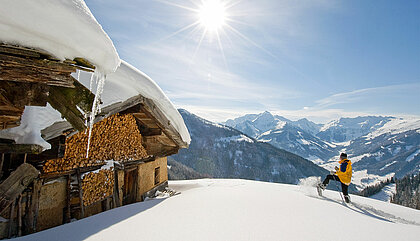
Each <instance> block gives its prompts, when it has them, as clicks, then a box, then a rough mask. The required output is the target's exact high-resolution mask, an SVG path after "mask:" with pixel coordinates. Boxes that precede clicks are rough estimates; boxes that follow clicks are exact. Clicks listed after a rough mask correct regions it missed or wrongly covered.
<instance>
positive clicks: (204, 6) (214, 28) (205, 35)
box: [158, 0, 274, 66]
mask: <svg viewBox="0 0 420 241" xmlns="http://www.w3.org/2000/svg"><path fill="white" fill-rule="evenodd" d="M158 1H159V2H161V3H164V4H167V5H170V6H174V7H177V8H180V9H182V10H187V11H189V12H190V13H191V14H192V16H193V17H194V19H195V21H193V22H192V23H191V24H188V25H186V26H184V27H182V28H180V29H179V30H177V31H175V32H173V33H171V34H169V35H168V36H166V37H164V38H163V39H168V38H171V37H174V36H175V35H178V34H180V33H186V34H188V35H191V36H195V37H193V38H195V39H198V42H197V46H196V47H195V49H194V52H193V55H192V59H191V61H193V60H194V59H195V57H196V55H197V53H198V52H199V51H200V47H201V46H202V43H203V41H204V40H205V39H209V41H210V42H212V40H215V41H216V45H217V48H218V49H219V50H220V53H221V56H222V58H223V61H224V63H225V65H226V66H227V60H226V54H225V50H224V49H225V48H224V45H223V42H224V40H228V41H230V42H231V43H232V40H231V38H230V36H229V34H230V35H234V36H236V37H239V38H241V39H242V40H244V41H245V42H247V43H249V44H251V45H253V46H254V47H256V48H258V49H260V50H263V51H264V52H265V53H267V54H269V55H270V56H274V55H273V54H271V53H270V52H269V51H267V50H266V49H264V48H262V47H261V46H260V45H258V44H257V43H255V42H254V41H252V40H251V39H250V38H249V37H247V36H246V35H245V34H244V33H241V32H240V31H239V30H238V29H236V28H235V27H234V26H233V23H242V22H241V20H240V19H236V18H237V16H236V15H235V14H234V12H233V7H235V6H237V5H238V4H240V2H241V1H242V0H236V1H233V0H190V1H189V2H190V4H189V5H190V6H185V5H181V4H178V3H174V2H169V1H167V0H158ZM163 39H162V40H163Z"/></svg>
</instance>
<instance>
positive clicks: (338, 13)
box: [86, 0, 420, 122]
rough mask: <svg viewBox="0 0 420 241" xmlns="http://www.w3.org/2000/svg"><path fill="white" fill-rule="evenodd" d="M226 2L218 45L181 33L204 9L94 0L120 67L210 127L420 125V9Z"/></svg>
mask: <svg viewBox="0 0 420 241" xmlns="http://www.w3.org/2000/svg"><path fill="white" fill-rule="evenodd" d="M221 1H223V0H221ZM224 2H225V3H226V4H227V5H233V6H232V7H230V8H228V9H227V10H226V15H228V18H229V19H230V20H229V21H227V25H225V26H223V27H222V28H221V29H219V39H220V41H219V40H218V38H217V35H216V34H214V33H213V34H209V33H207V34H206V35H205V36H204V38H202V36H203V35H202V34H203V31H204V27H203V26H201V25H200V24H198V25H196V26H195V28H194V27H191V28H188V29H186V30H185V31H180V32H178V31H179V30H182V29H183V28H184V27H186V26H188V25H191V24H193V23H194V22H196V21H197V20H198V18H199V17H198V15H197V13H195V12H193V11H191V10H189V9H191V8H192V9H198V8H199V6H200V4H201V1H200V0H159V1H158V0H125V1H113V0H86V3H87V5H88V6H89V8H90V9H91V11H92V13H93V14H94V16H95V17H96V18H97V20H98V22H99V23H100V24H101V25H102V27H103V28H104V30H105V31H106V32H107V33H108V35H109V36H110V37H111V39H112V40H113V42H114V44H115V46H116V48H117V50H118V52H119V54H120V57H121V58H122V59H124V60H126V61H128V62H129V63H131V64H132V65H134V66H135V67H137V68H139V69H140V70H142V71H143V72H145V73H146V74H147V75H149V76H150V77H151V78H152V79H154V80H155V81H156V82H157V83H158V84H159V86H160V87H161V88H162V89H163V90H164V91H165V93H166V94H167V95H168V97H169V98H170V99H171V100H172V102H173V103H174V104H175V106H176V107H180V108H185V109H187V110H189V111H191V112H193V113H195V114H198V115H199V116H202V117H204V118H207V119H209V120H212V121H225V120H226V119H227V118H233V117H237V116H240V115H243V114H245V113H258V112H262V111H265V110H269V111H271V112H273V113H276V114H279V115H282V116H285V117H287V118H290V119H298V118H302V117H306V118H308V119H310V120H313V121H316V122H326V121H328V120H331V119H334V118H338V117H341V116H346V117H347V116H358V115H395V116H405V115H410V116H411V115H414V116H420V104H419V103H420V16H419V13H420V1H403V2H402V1H362V0H361V1H335V0H334V1H330V0H311V1H305V0H301V1H296V0H290V1H281V0H259V1H254V0H239V1H238V0H228V1H224ZM201 38H202V41H201V44H199V43H200V39H201Z"/></svg>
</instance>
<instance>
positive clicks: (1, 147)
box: [0, 143, 43, 154]
mask: <svg viewBox="0 0 420 241" xmlns="http://www.w3.org/2000/svg"><path fill="white" fill-rule="evenodd" d="M42 150H43V147H42V146H40V145H36V144H5V143H0V153H16V154H24V153H30V154H39V153H41V152H42Z"/></svg>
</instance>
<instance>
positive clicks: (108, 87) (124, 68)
mask: <svg viewBox="0 0 420 241" xmlns="http://www.w3.org/2000/svg"><path fill="white" fill-rule="evenodd" d="M79 81H80V82H81V83H82V84H83V85H85V86H86V87H87V88H89V87H90V76H87V75H81V77H80V80H79ZM138 95H141V96H143V97H145V98H148V99H150V100H152V101H153V103H154V104H155V105H156V106H157V107H158V108H159V110H160V111H161V112H162V113H163V114H164V115H165V117H166V118H167V119H168V120H169V121H170V124H171V125H172V126H173V127H174V128H175V130H176V131H177V132H178V133H179V134H180V136H181V138H182V140H183V141H184V142H186V143H188V144H189V143H190V142H191V137H190V135H189V132H188V129H187V127H186V126H185V123H184V120H183V119H182V116H181V114H179V112H178V110H177V109H176V108H175V107H174V105H173V104H172V102H171V101H170V100H169V99H168V97H167V96H166V95H165V93H164V92H163V91H162V89H161V88H160V87H159V86H158V85H157V84H156V82H155V81H153V80H152V79H151V78H150V77H149V76H147V75H146V74H145V73H143V72H141V71H140V70H138V69H136V68H135V67H133V66H132V65H130V64H129V63H127V62H125V61H123V60H122V61H121V65H120V66H119V67H118V69H117V71H115V72H114V73H112V74H109V75H108V76H107V79H106V83H105V86H104V90H103V92H102V97H101V100H102V103H103V104H102V106H109V105H111V104H115V103H118V102H123V101H125V100H127V99H129V98H131V97H134V96H138Z"/></svg>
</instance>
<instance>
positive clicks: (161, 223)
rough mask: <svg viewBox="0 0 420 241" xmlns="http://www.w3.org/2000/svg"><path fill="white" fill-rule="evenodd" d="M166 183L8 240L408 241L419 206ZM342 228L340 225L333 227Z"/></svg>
mask: <svg viewBox="0 0 420 241" xmlns="http://www.w3.org/2000/svg"><path fill="white" fill-rule="evenodd" d="M169 188H171V189H172V190H174V191H175V192H177V193H179V194H178V195H175V196H172V197H168V196H169V195H164V193H162V194H161V195H159V196H158V197H156V198H154V199H151V200H147V201H145V202H140V203H133V204H130V205H126V206H122V207H119V208H115V209H111V210H109V211H106V212H102V213H99V214H97V215H93V216H90V217H87V218H84V219H81V220H78V221H74V222H71V223H68V224H65V225H61V226H58V227H55V228H51V229H48V230H45V231H42V232H38V233H35V234H31V235H28V236H24V237H18V238H16V239H14V240H16V241H33V240H42V241H55V240H61V241H70V240H71V241H81V240H85V241H97V240H101V241H110V240H127V241H131V240H139V239H141V240H156V241H159V240H165V241H172V240H177V241H178V240H185V241H189V240H203V241H206V240H235V241H242V240H266V241H271V240H288V241H295V240H342V241H354V240H357V241H373V240H381V241H386V240H404V241H411V240H413V241H414V240H418V239H419V237H420V228H419V225H420V210H415V209H411V208H407V207H403V206H399V205H396V204H391V203H386V202H382V201H378V200H374V199H370V198H364V197H360V196H355V195H351V196H352V203H351V204H343V203H342V201H341V199H340V196H339V195H338V193H337V192H336V191H326V192H324V196H325V197H323V198H320V197H318V196H316V194H315V190H314V189H315V188H314V187H311V186H309V185H300V186H297V185H288V184H277V183H265V182H257V181H248V180H236V179H218V180H216V179H203V180H189V181H169ZM337 220H338V221H337ZM139 225H141V228H139ZM343 227H345V228H347V229H346V231H345V232H344V233H342V232H340V233H338V232H339V231H342V230H343ZM163 230H164V231H163Z"/></svg>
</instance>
